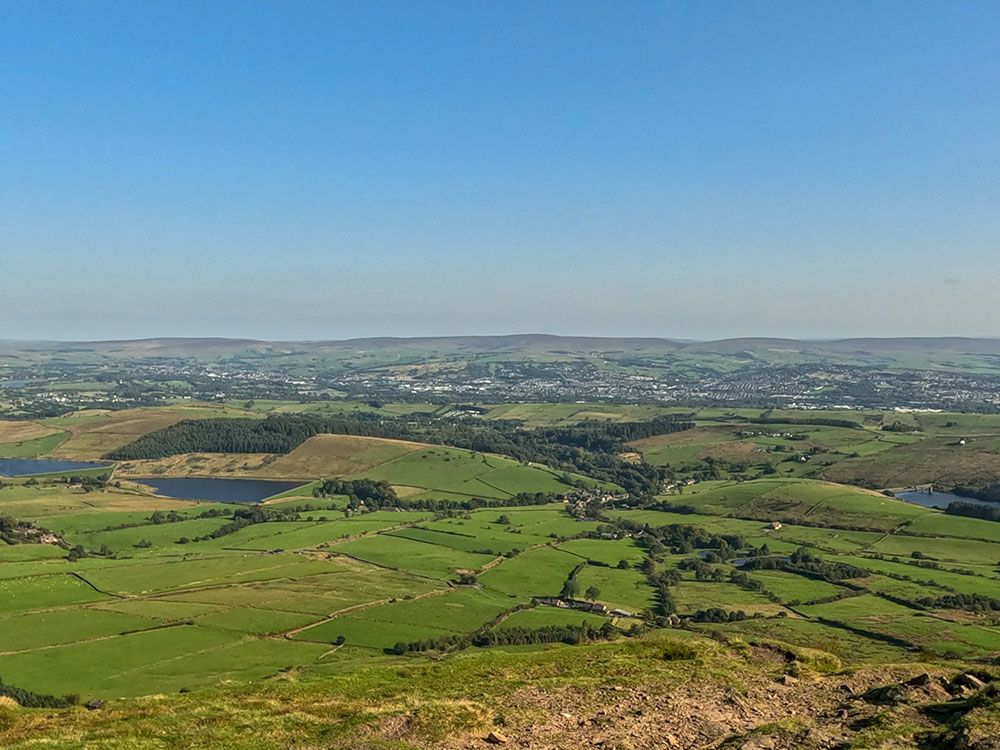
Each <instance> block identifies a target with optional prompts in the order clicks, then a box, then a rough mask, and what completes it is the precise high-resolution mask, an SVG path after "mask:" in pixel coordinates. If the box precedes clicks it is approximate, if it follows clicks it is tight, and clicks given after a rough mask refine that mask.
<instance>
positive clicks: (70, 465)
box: [0, 458, 108, 477]
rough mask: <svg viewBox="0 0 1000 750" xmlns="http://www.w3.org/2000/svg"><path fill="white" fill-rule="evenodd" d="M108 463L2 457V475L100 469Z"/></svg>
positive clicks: (17, 475) (16, 475)
mask: <svg viewBox="0 0 1000 750" xmlns="http://www.w3.org/2000/svg"><path fill="white" fill-rule="evenodd" d="M106 466H108V464H95V463H89V462H87V461H55V460H51V459H47V458H0V476H5V477H25V476H29V475H31V474H51V473H53V472H56V471H74V470H77V469H100V468H103V467H106Z"/></svg>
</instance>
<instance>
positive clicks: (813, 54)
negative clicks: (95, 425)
mask: <svg viewBox="0 0 1000 750" xmlns="http://www.w3.org/2000/svg"><path fill="white" fill-rule="evenodd" d="M623 10H625V11H626V12H622V11H623ZM998 25H1000V6H998V5H997V4H995V3H989V2H969V3H963V4H960V5H955V4H945V3H933V2H885V3H880V4H877V5H866V4H861V3H855V4H843V3H833V2H817V3H808V4H802V3H793V2H777V1H775V2H767V3H762V4H729V3H691V2H681V1H678V2H669V3H660V2H633V3H628V4H626V5H625V6H621V5H617V6H614V7H610V6H608V7H605V6H601V5H599V4H580V3H569V2H549V3H541V4H540V3H529V2H524V1H520V2H510V3H504V4H501V5H489V4H485V3H469V4H461V5H456V4H453V3H444V2H428V3H424V4H419V5H418V4H412V3H404V2H382V3H376V4H356V3H329V2H300V3H296V4H292V5H288V4H277V3H275V4H266V3H265V4H247V5H239V6H238V7H237V6H234V5H233V4H231V3H225V2H198V3H194V2H150V3H142V4H122V3H116V2H110V1H98V2H94V3H87V4H85V5H81V4H76V3H70V2H57V1H55V0H38V1H37V2H30V3H8V4H6V5H5V6H4V8H3V9H2V10H0V66H2V68H3V69H4V70H5V71H6V72H7V73H8V74H7V75H5V76H3V77H2V78H0V96H2V99H3V101H4V103H5V105H6V106H5V108H4V116H3V117H2V118H0V175H2V178H0V191H2V192H0V198H2V200H0V273H2V278H3V283H2V285H0V291H2V292H3V293H2V294H0V318H2V319H3V321H4V326H3V330H2V331H0V336H2V337H3V338H18V339H35V340H39V339H47V340H112V339H130V338H149V337H161V336H194V337H200V336H223V337H249V338H256V339H262V340H324V339H345V338H355V337H369V336H381V335H393V336H400V337H406V336H414V335H427V336H436V335H463V332H465V331H476V332H478V333H482V334H486V335H502V334H507V333H510V332H511V331H525V330H541V331H545V332H551V333H553V334H556V335H595V336H630V337H642V336H653V337H666V338H676V339H689V340H717V339H722V338H734V337H744V336H753V337H757V336H766V337H783V338H808V339H817V340H819V339H836V338H847V337H854V336H866V337H867V336H878V337H896V336H917V337H926V336H930V337H934V336H942V335H961V336H970V337H996V336H998V335H1000V295H997V294H996V292H995V288H994V287H995V279H996V278H998V277H1000V247H998V239H1000V212H997V210H996V206H997V205H1000V96H998V94H1000V92H998V90H997V89H998V83H997V82H998V81H1000V55H998V54H997V52H996V44H995V33H994V29H996V28H997V27H998Z"/></svg>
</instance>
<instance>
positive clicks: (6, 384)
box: [0, 380, 28, 388]
mask: <svg viewBox="0 0 1000 750" xmlns="http://www.w3.org/2000/svg"><path fill="white" fill-rule="evenodd" d="M27 384H28V381H27V380H3V381H0V388H24V386H26V385H27Z"/></svg>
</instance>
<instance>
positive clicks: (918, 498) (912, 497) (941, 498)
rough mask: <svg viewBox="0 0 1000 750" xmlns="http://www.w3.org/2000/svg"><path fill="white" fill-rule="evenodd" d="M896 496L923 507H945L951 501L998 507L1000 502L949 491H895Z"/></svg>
mask: <svg viewBox="0 0 1000 750" xmlns="http://www.w3.org/2000/svg"><path fill="white" fill-rule="evenodd" d="M896 497H898V498H899V499H900V500H905V501H906V502H908V503H914V504H915V505H923V506H924V507H925V508H947V507H948V506H949V505H951V503H972V504H973V505H985V506H986V507H988V508H1000V503H993V502H990V501H989V500H979V499H978V498H975V497H962V496H961V495H952V494H951V493H950V492H897V493H896Z"/></svg>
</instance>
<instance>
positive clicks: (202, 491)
mask: <svg viewBox="0 0 1000 750" xmlns="http://www.w3.org/2000/svg"><path fill="white" fill-rule="evenodd" d="M130 481H133V482H139V483H140V484H145V485H146V486H148V487H152V488H153V494H154V495H162V496H164V497H174V498H177V499H179V500H210V501H212V502H216V503H259V502H260V501H261V500H265V499H267V498H269V497H271V496H272V495H277V494H280V493H282V492H286V491H288V490H291V489H294V488H296V487H301V486H302V485H303V484H305V482H276V481H271V480H269V479H199V478H196V477H169V478H160V477H149V478H146V479H131V478H130Z"/></svg>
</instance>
